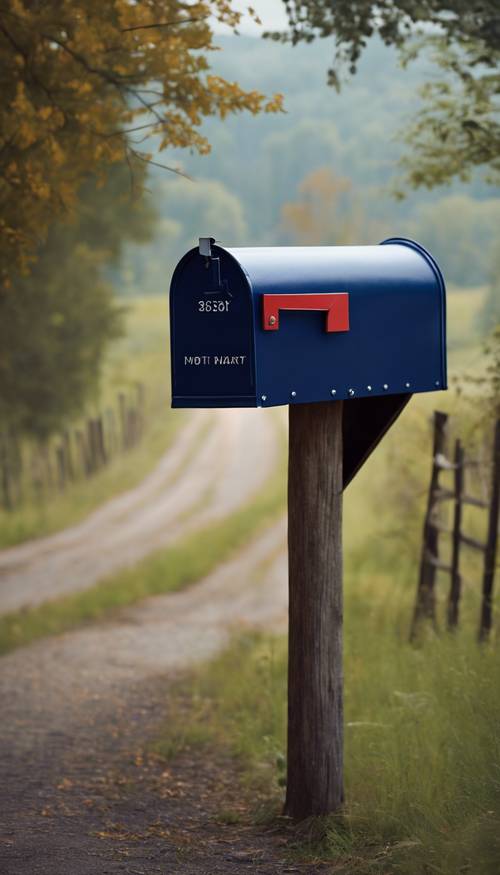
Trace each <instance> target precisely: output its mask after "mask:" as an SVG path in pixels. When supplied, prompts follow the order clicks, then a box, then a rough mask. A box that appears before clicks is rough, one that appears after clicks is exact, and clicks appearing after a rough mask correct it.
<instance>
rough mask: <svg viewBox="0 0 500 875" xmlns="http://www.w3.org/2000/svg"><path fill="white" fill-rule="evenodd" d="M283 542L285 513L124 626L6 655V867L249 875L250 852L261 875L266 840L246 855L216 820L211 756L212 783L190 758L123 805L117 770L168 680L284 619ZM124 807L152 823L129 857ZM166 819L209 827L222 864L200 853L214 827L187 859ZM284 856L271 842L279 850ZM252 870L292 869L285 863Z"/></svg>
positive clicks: (181, 826)
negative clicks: (259, 852) (258, 851)
mask: <svg viewBox="0 0 500 875" xmlns="http://www.w3.org/2000/svg"><path fill="white" fill-rule="evenodd" d="M284 548H285V523H284V521H281V522H279V523H278V524H274V525H273V526H272V527H271V528H269V529H268V530H267V531H266V532H265V533H264V534H262V535H261V536H260V537H258V538H257V539H256V540H255V541H254V542H253V543H251V544H249V545H248V546H247V547H246V548H245V549H244V550H243V551H241V553H240V554H239V555H238V556H237V557H235V558H233V559H232V560H231V561H229V562H227V563H225V564H224V565H222V566H220V567H219V568H218V569H217V570H216V571H214V572H213V573H212V574H210V575H209V576H208V577H207V578H205V579H204V580H203V581H201V582H199V583H198V584H196V585H194V586H192V587H190V588H189V589H186V590H184V591H182V592H179V593H172V594H168V595H164V596H158V597H155V598H151V599H148V600H146V601H145V602H143V603H142V604H139V605H136V606H134V607H131V608H128V609H126V610H124V611H123V612H122V614H121V615H120V616H119V617H118V618H117V619H114V620H113V621H112V622H107V623H103V624H100V625H96V626H92V627H88V628H85V629H81V630H78V631H75V632H72V633H67V634H65V635H62V636H60V637H56V638H52V639H47V640H45V641H39V642H37V643H35V644H34V645H32V646H30V647H26V648H23V649H20V650H17V651H14V652H13V653H11V654H10V655H8V656H6V657H4V658H3V659H2V660H0V701H1V702H2V722H1V725H0V788H1V789H0V824H1V825H2V828H1V831H0V871H1V872H2V875H35V873H47V875H49V873H50V875H66V873H69V872H71V875H91V873H92V875H93V873H97V872H99V873H108V872H109V873H115V872H123V871H125V872H130V873H139V875H142V873H144V875H149V873H150V872H162V873H164V875H170V873H176V872H179V873H186V875H188V873H207V875H208V873H210V875H212V873H215V872H225V873H233V872H237V871H240V863H239V862H238V860H239V858H238V856H237V855H238V854H243V857H242V858H241V859H242V860H243V862H242V863H241V866H242V868H243V870H245V871H248V865H247V863H248V860H249V859H250V857H249V856H248V853H247V851H248V841H250V843H251V845H252V846H254V845H255V841H256V839H255V837H254V836H253V837H250V838H245V836H246V833H245V835H243V836H242V837H240V838H241V841H240V839H238V841H237V842H236V839H235V842H236V845H235V847H236V850H235V848H234V847H232V848H230V847H228V839H227V837H224V833H223V831H222V832H221V829H220V827H217V824H216V823H215V821H214V820H213V818H214V816H215V815H216V813H217V812H214V811H212V809H213V808H214V807H216V802H215V800H213V801H212V803H210V802H209V801H208V802H207V800H206V799H205V800H204V799H203V798H200V794H201V797H203V793H205V794H206V796H207V797H210V796H211V795H212V791H211V790H210V787H212V785H214V782H215V785H217V783H219V784H220V776H219V775H218V774H217V775H216V774H215V773H213V767H212V771H211V772H210V768H209V766H210V764H207V763H204V764H203V769H205V772H206V771H207V769H208V773H207V774H205V776H204V777H203V780H202V781H198V780H197V771H199V766H197V765H196V763H195V764H193V763H191V765H189V766H188V767H186V768H187V772H186V768H185V769H184V772H183V773H182V776H181V777H182V780H181V778H179V777H177V778H176V780H175V781H174V782H173V789H172V788H170V789H165V787H164V786H163V784H162V787H163V789H162V791H161V793H164V795H161V793H160V795H158V793H157V792H156V790H155V791H154V792H153V791H152V790H148V791H147V792H146V789H145V787H143V788H142V790H141V792H140V794H139V796H137V795H131V794H130V792H128V791H127V793H126V794H125V796H126V798H125V799H123V800H121V796H120V793H118V795H116V792H117V790H116V786H115V785H114V784H113V781H114V780H115V779H114V778H112V777H110V770H112V769H114V768H118V767H120V768H122V769H123V763H124V761H126V762H128V763H130V761H131V749H132V750H133V748H134V745H137V744H141V743H144V740H145V736H147V734H148V733H151V732H152V729H153V728H154V726H155V725H157V723H158V721H159V720H160V719H162V718H163V719H164V717H165V707H166V702H165V683H166V681H165V677H172V676H175V674H176V673H178V672H179V671H180V670H182V669H185V668H187V667H189V666H191V665H192V664H193V663H194V662H196V661H199V660H204V659H206V658H207V657H209V656H211V655H213V654H215V653H216V652H217V651H218V650H220V649H221V648H223V647H224V646H225V645H226V644H227V643H228V641H229V639H230V636H231V635H232V634H233V633H234V632H235V631H241V630H242V628H245V627H249V626H252V627H253V626H265V627H266V628H269V627H272V628H279V629H283V628H285V623H286V614H287V592H286V559H285V549H284ZM167 714H168V710H167ZM155 721H156V722H155ZM120 757H121V761H120ZM117 759H118V761H119V762H118V764H117ZM120 762H121V765H120ZM148 774H149V773H148ZM162 774H164V773H163V772H162ZM158 780H160V779H159V778H158ZM162 780H163V779H162ZM169 780H171V776H170V778H169ZM230 781H231V779H230ZM122 783H123V781H122ZM186 784H190V785H191V786H190V788H189V791H186V792H182V793H180V796H181V797H182V799H180V798H179V793H178V785H186ZM155 786H156V785H155ZM169 786H170V785H169ZM176 788H177V789H176ZM203 788H204V790H203ZM202 790H203V792H202ZM224 792H226V791H224ZM113 793H115V796H113ZM110 794H111V795H110ZM148 794H149V795H148ZM226 795H227V793H226ZM185 797H187V801H186V798H185ZM117 799H119V800H121V801H119V803H118V802H117V801H116V800H117ZM113 800H114V801H113ZM118 804H119V805H120V806H121V808H120V814H119V817H120V823H122V824H123V823H126V824H127V826H126V828H125V827H123V826H122V827H121V828H122V829H123V830H125V832H126V834H127V836H128V837H129V838H130V835H131V834H132V833H133V832H134V830H135V832H136V833H137V830H138V829H139V826H138V820H137V818H139V820H140V823H141V826H140V829H141V830H143V831H144V842H143V843H142V844H141V845H140V847H139V846H138V845H137V842H136V844H135V845H134V840H132V839H131V840H130V841H131V843H132V844H131V850H130V855H129V856H131V859H128V858H124V856H123V855H121V852H119V847H121V848H123V847H124V845H123V842H122V844H121V845H119V846H117V838H116V834H115V832H113V830H115V826H112V828H111V832H110V826H109V824H110V818H112V814H111V813H110V811H111V809H110V806H111V808H112V807H113V806H115V807H116V805H118ZM217 804H219V803H217ZM220 804H224V801H223V802H222V803H220ZM186 805H187V808H186ZM113 810H114V809H113ZM187 811H189V812H190V813H189V814H188V813H187ZM195 814H196V815H197V816H198V818H199V824H198V826H196V824H195V823H194V820H193V818H194V815H195ZM113 816H114V817H116V816H117V815H116V813H115V815H113ZM159 818H160V819H159ZM162 818H163V820H162ZM194 819H195V818H194ZM153 821H154V824H156V825H155V826H154V829H153V827H152V826H151V824H152V822H153ZM160 821H161V823H163V824H164V826H163V827H162V828H161V829H160V827H158V826H157V824H158V823H160ZM167 822H168V824H169V825H170V826H169V829H170V828H173V827H175V829H176V830H177V831H178V832H182V831H183V830H184V831H185V830H186V829H187V830H188V831H191V833H190V835H191V834H192V833H193V830H194V831H196V829H199V830H201V831H202V832H203V831H204V830H205V831H206V829H207V828H208V827H210V829H211V830H212V832H211V833H210V835H211V836H212V838H210V839H207V838H206V835H205V839H204V840H206V841H209V844H210V855H211V854H215V857H214V859H213V860H212V862H210V860H208V859H207V860H206V859H205V851H202V850H201V846H200V841H201V839H202V838H203V836H198V837H195V840H194V848H195V849H194V850H193V854H192V855H191V856H189V858H188V859H187V860H183V859H182V858H179V854H178V850H179V844H178V842H179V839H178V838H176V839H173V840H170V839H169V833H168V829H167V826H166V824H167ZM113 823H114V821H113ZM152 830H153V831H152ZM154 830H156V832H155V831H154ZM174 831H175V830H174ZM183 834H184V833H183ZM96 836H97V837H96ZM192 837H193V836H192V835H191V838H192ZM219 837H220V842H219ZM148 842H149V844H148ZM224 843H225V844H224ZM127 847H128V846H127ZM117 848H118V849H117ZM196 848H197V850H196ZM273 848H274V845H273ZM134 849H135V850H134ZM127 853H128V852H127ZM206 853H207V854H208V853H209V852H208V850H207V851H206ZM235 853H236V856H234V854H235ZM252 853H253V852H252ZM274 853H275V848H274V850H273V849H272V848H271V849H270V850H269V854H270V855H271V857H273V855H274ZM137 854H138V855H139V857H140V863H138V857H137ZM245 854H246V859H247V863H245V862H244V857H245ZM162 855H163V856H162ZM165 855H167V856H168V861H169V862H168V865H167V857H166V856H165ZM271 857H270V859H271ZM153 861H154V862H155V866H154V867H153ZM156 864H161V865H158V867H157V866H156ZM144 867H145V868H144ZM252 871H255V872H263V873H264V872H265V873H271V872H282V871H288V869H287V868H286V864H285V862H283V861H282V862H281V863H280V864H279V866H278V863H276V864H275V863H272V864H271V863H270V864H269V865H268V864H267V863H266V864H265V866H264V868H261V867H260V865H258V866H257V865H256V866H255V868H253V869H252ZM291 871H294V870H291ZM309 871H313V870H312V869H311V870H309ZM314 871H316V870H314Z"/></svg>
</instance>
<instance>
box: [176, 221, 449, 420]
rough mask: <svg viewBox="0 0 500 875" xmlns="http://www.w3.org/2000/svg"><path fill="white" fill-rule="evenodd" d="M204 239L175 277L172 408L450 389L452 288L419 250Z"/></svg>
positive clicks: (400, 243)
mask: <svg viewBox="0 0 500 875" xmlns="http://www.w3.org/2000/svg"><path fill="white" fill-rule="evenodd" d="M203 243H204V244H205V245H204V247H203V248H202V250H201V251H200V249H198V247H197V248H196V249H192V250H191V251H190V252H188V253H187V254H186V255H185V256H184V257H183V258H182V259H181V261H180V262H179V264H178V265H177V268H176V270H175V272H174V276H173V279H172V285H171V291H170V318H171V355H172V406H173V407H260V406H266V407H267V406H274V405H279V404H292V403H304V402H314V401H325V400H332V399H333V398H335V399H349V398H350V399H359V398H368V397H371V398H375V397H379V398H380V396H387V395H399V396H408V395H410V394H412V393H414V392H429V391H435V390H436V389H444V388H446V379H447V378H446V344H445V326H446V312H445V285H444V280H443V277H442V274H441V271H440V269H439V267H438V265H437V264H436V262H435V260H434V259H433V257H432V256H431V255H430V254H429V253H428V252H427V251H426V250H425V249H424V248H423V247H422V246H420V245H419V244H418V243H415V242H413V241H411V240H405V239H403V238H391V239H389V240H385V241H384V242H383V243H382V244H380V245H377V246H324V247H323V246H322V247H255V248H250V247H249V248H234V249H226V248H224V247H222V246H218V245H214V244H213V241H212V240H210V239H209V238H204V240H203ZM202 252H203V253H204V254H202Z"/></svg>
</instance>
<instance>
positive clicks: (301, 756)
mask: <svg viewBox="0 0 500 875" xmlns="http://www.w3.org/2000/svg"><path fill="white" fill-rule="evenodd" d="M444 297H445V289H444V281H443V278H442V276H441V272H440V270H439V268H438V266H437V264H436V262H435V261H434V259H433V258H432V256H430V255H429V253H427V252H426V251H425V250H424V249H423V247H421V246H420V245H419V244H417V243H414V242H412V241H408V240H404V239H402V238H393V239H391V240H387V241H384V245H379V246H330V247H278V248H272V247H257V248H252V247H249V248H239V249H226V248H224V247H222V246H217V245H215V241H214V240H213V238H209V237H205V238H200V245H199V247H197V248H195V249H192V250H191V251H190V252H188V253H186V255H185V256H184V257H183V258H182V259H181V261H180V262H179V264H178V265H177V268H176V270H175V272H174V276H173V278H172V285H171V291H170V321H171V360H172V406H173V407H194V408H196V407H268V406H276V405H282V404H288V405H290V407H289V414H290V417H289V422H290V434H289V440H290V447H289V466H288V551H289V591H290V607H289V668H288V769H287V793H286V803H285V811H286V813H287V814H288V815H290V817H293V818H295V819H302V818H305V817H308V816H310V815H321V814H328V813H330V812H333V811H336V810H337V809H338V808H339V807H340V805H341V804H342V800H343V793H344V791H343V706H342V695H343V680H342V677H343V676H342V494H343V490H344V489H345V487H346V486H347V484H348V483H349V482H350V480H351V479H352V477H353V476H354V475H355V473H356V471H357V470H358V469H359V468H360V466H361V465H362V464H363V462H364V461H365V459H366V458H367V457H368V455H369V454H370V453H371V451H372V450H373V449H374V447H375V446H376V445H377V443H378V442H379V441H380V439H381V438H382V436H383V435H384V434H385V432H386V431H387V429H388V428H389V427H390V426H391V424H392V423H393V422H394V420H395V419H396V418H397V416H398V415H399V413H400V412H401V410H402V409H403V407H404V406H405V404H406V403H407V401H408V400H409V398H410V397H411V394H412V393H414V392H427V391H433V390H435V389H444V388H446V357H445V304H444Z"/></svg>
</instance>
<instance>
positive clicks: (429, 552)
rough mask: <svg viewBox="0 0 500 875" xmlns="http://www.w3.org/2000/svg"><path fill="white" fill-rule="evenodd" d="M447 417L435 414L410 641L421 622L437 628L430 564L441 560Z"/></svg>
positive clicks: (433, 572)
mask: <svg viewBox="0 0 500 875" xmlns="http://www.w3.org/2000/svg"><path fill="white" fill-rule="evenodd" d="M447 422H448V414H447V413H442V412H441V411H439V410H436V411H434V440H433V448H432V474H431V482H430V486H429V495H428V498H427V511H426V514H425V521H424V532H423V543H422V556H421V559H420V575H419V580H418V588H417V598H416V602H415V611H414V614H413V621H412V625H411V631H410V640H413V639H414V638H415V635H416V631H417V626H418V624H419V622H420V620H421V619H423V618H427V619H429V620H432V622H433V624H434V626H436V594H435V583H436V571H437V569H436V566H435V565H433V564H432V562H431V561H430V560H431V559H434V560H435V561H437V560H438V537H439V531H438V527H437V525H436V523H435V518H434V514H435V511H436V508H437V506H438V502H437V497H436V490H437V488H438V485H439V471H440V466H439V462H438V456H439V455H443V454H444V451H445V449H446V425H447Z"/></svg>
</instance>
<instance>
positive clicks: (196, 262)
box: [170, 249, 256, 407]
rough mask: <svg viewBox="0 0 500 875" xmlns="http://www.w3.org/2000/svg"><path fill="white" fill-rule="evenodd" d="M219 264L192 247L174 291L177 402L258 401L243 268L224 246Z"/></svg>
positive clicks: (207, 404) (178, 272)
mask: <svg viewBox="0 0 500 875" xmlns="http://www.w3.org/2000/svg"><path fill="white" fill-rule="evenodd" d="M214 258H219V259H220V261H219V263H218V264H217V262H216V261H213V259H208V258H205V257H203V256H201V255H200V254H199V250H198V249H193V250H192V251H191V252H189V253H187V255H186V256H185V257H184V258H183V259H182V261H181V262H180V263H179V265H178V266H177V268H176V270H175V273H174V276H173V279H172V285H171V292H170V328H171V359H172V406H173V407H253V406H255V405H256V396H255V353H254V325H253V309H252V301H251V293H250V289H249V286H248V282H247V280H246V277H245V275H244V273H243V271H242V270H241V269H240V267H239V266H238V265H237V264H236V262H235V261H234V259H233V258H231V256H230V255H228V254H227V253H226V252H224V251H223V250H220V249H217V250H216V251H214Z"/></svg>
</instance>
